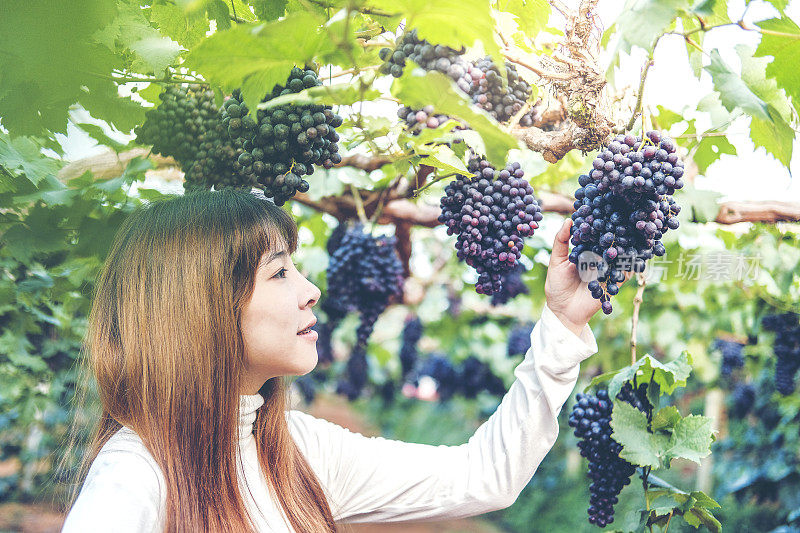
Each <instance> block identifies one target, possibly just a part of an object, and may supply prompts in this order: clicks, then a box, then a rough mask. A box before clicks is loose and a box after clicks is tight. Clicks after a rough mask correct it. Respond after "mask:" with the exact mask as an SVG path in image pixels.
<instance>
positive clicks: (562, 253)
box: [550, 218, 572, 265]
mask: <svg viewBox="0 0 800 533" xmlns="http://www.w3.org/2000/svg"><path fill="white" fill-rule="evenodd" d="M570 228H572V219H571V218H568V219H566V220H565V221H564V224H562V225H561V229H560V230H558V233H556V238H555V239H554V240H553V253H552V254H550V264H551V265H553V264H560V263H563V262H564V261H566V260H567V256H568V254H569V237H570V235H569V232H570Z"/></svg>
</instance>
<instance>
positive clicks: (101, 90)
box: [78, 79, 160, 132]
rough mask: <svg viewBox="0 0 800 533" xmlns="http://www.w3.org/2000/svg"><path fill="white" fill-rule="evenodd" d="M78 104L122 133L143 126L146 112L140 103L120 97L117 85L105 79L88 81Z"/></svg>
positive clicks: (79, 96)
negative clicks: (138, 125) (139, 125)
mask: <svg viewBox="0 0 800 533" xmlns="http://www.w3.org/2000/svg"><path fill="white" fill-rule="evenodd" d="M151 85H153V84H151ZM159 92H160V91H159ZM156 101H158V100H157V99H156ZM78 103H79V104H80V105H81V106H83V108H84V109H86V110H87V111H88V112H89V113H90V114H91V115H92V116H93V117H94V118H97V119H100V120H104V121H106V122H107V123H109V124H110V125H112V126H114V127H115V128H117V129H118V130H120V131H122V132H129V131H131V130H132V129H133V128H134V127H136V125H137V124H141V123H142V122H143V121H144V114H145V111H146V110H145V108H144V107H142V106H141V104H139V103H138V102H134V101H133V100H131V99H130V98H129V97H127V96H124V97H123V96H120V95H119V89H118V87H117V84H116V83H114V82H113V81H111V80H103V79H87V80H86V83H85V84H84V86H83V87H82V89H81V92H80V93H79V95H78Z"/></svg>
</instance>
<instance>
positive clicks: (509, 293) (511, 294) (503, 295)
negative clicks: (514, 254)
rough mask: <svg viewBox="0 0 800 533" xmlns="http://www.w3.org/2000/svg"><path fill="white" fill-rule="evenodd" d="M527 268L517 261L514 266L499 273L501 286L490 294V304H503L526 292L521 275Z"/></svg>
mask: <svg viewBox="0 0 800 533" xmlns="http://www.w3.org/2000/svg"><path fill="white" fill-rule="evenodd" d="M527 271H528V269H527V268H525V265H523V264H522V263H517V264H516V265H514V268H512V269H511V270H509V271H508V272H505V273H504V274H502V275H501V282H502V287H501V289H500V290H499V291H496V292H494V293H493V294H492V299H491V304H492V305H495V306H496V305H503V304H506V303H508V301H509V300H511V299H513V298H516V297H517V296H519V295H520V294H528V292H529V291H528V286H527V285H525V282H524V281H523V280H522V275H523V274H524V273H525V272H527Z"/></svg>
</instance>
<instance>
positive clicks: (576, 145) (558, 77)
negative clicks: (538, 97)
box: [503, 0, 613, 163]
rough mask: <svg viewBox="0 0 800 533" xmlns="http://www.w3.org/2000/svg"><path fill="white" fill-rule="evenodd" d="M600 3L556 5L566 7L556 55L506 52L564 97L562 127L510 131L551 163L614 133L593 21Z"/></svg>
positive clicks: (594, 0)
mask: <svg viewBox="0 0 800 533" xmlns="http://www.w3.org/2000/svg"><path fill="white" fill-rule="evenodd" d="M597 2H598V0H582V1H581V2H580V5H579V7H578V9H577V10H568V9H567V7H566V6H564V5H561V3H559V4H558V5H556V4H554V7H556V8H557V9H558V10H559V11H563V13H564V15H565V19H566V27H565V31H564V39H563V42H562V44H561V45H560V47H559V49H558V50H556V51H555V52H554V53H553V55H552V56H544V57H542V58H540V59H538V60H537V61H533V60H529V59H526V58H523V57H521V56H519V55H518V54H516V53H514V52H513V51H511V50H508V49H506V50H505V51H504V52H503V53H504V55H505V57H506V59H508V60H509V61H511V62H512V63H516V64H517V65H520V66H521V67H523V68H526V69H528V70H530V71H531V72H533V73H535V74H536V75H537V76H539V77H540V78H541V82H542V84H545V85H548V86H549V88H550V89H551V92H552V93H553V94H554V95H555V96H556V97H563V98H564V99H565V101H566V106H565V108H566V112H567V120H565V121H564V122H563V123H562V124H561V127H560V128H559V129H557V130H555V131H544V130H543V129H541V128H538V127H536V126H531V127H527V128H520V127H514V128H512V135H514V136H515V137H517V138H519V139H520V140H522V141H523V142H524V143H525V144H526V145H527V146H528V148H530V149H531V150H534V151H536V152H540V153H541V154H542V156H543V157H544V159H545V160H546V161H548V162H550V163H555V162H557V161H559V160H560V159H561V158H563V157H564V156H565V155H566V154H567V153H568V152H570V151H571V150H575V149H577V150H581V151H584V152H587V151H590V150H594V149H596V148H598V147H599V146H600V145H601V144H602V143H603V142H604V141H605V140H606V139H607V138H608V137H609V136H610V135H611V132H612V126H613V123H612V121H611V120H610V118H609V113H610V110H609V109H608V108H607V105H606V104H605V102H604V101H603V96H604V88H605V86H606V80H605V76H604V74H603V72H602V70H601V68H600V67H599V64H598V60H597V55H598V53H599V47H600V40H599V35H598V32H596V31H594V30H595V29H596V27H595V26H594V22H593V20H594V10H595V8H596V6H597Z"/></svg>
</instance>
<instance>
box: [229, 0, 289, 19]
mask: <svg viewBox="0 0 800 533" xmlns="http://www.w3.org/2000/svg"><path fill="white" fill-rule="evenodd" d="M228 3H229V4H231V10H232V11H233V12H232V13H231V16H233V15H236V18H237V19H238V21H239V22H241V21H245V22H255V21H256V19H257V17H256V15H254V14H253V9H251V7H250V4H248V3H247V2H246V0H230V1H229V2H228ZM280 16H283V13H281V14H280Z"/></svg>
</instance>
